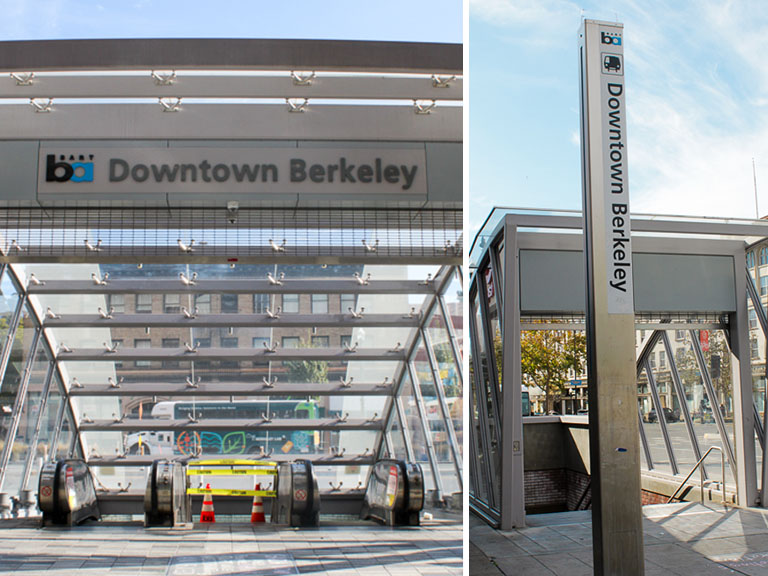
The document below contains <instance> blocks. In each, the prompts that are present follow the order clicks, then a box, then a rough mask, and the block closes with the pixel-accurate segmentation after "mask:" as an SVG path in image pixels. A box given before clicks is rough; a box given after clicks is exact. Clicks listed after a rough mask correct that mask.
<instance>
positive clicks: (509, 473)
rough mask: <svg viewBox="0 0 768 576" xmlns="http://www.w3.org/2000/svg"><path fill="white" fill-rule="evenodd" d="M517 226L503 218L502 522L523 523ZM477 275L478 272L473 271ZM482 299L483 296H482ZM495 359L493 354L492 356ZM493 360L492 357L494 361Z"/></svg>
mask: <svg viewBox="0 0 768 576" xmlns="http://www.w3.org/2000/svg"><path fill="white" fill-rule="evenodd" d="M518 250H519V247H518V242H517V227H516V226H515V225H514V223H513V222H512V221H511V220H508V219H505V222H504V289H505V290H506V293H505V294H504V296H503V301H504V324H502V325H501V336H502V368H503V370H502V377H503V383H502V394H503V405H502V411H503V412H502V420H501V426H502V440H501V443H500V450H501V449H503V450H502V458H501V526H502V529H505V530H509V529H511V528H522V527H524V526H525V480H524V473H525V470H524V468H525V466H524V460H523V456H524V450H523V448H524V442H523V398H522V390H523V374H522V366H521V362H522V361H521V352H520V350H521V334H520V305H519V302H520V265H519V254H518ZM475 276H476V277H477V275H475ZM481 299H482V296H481ZM494 360H495V358H494ZM493 364H495V361H494V362H493Z"/></svg>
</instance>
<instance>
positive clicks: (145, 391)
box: [69, 382, 394, 397]
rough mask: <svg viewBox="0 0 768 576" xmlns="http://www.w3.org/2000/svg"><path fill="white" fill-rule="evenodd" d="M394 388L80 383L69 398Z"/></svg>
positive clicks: (388, 387)
mask: <svg viewBox="0 0 768 576" xmlns="http://www.w3.org/2000/svg"><path fill="white" fill-rule="evenodd" d="M393 390H394V386H393V385H392V384H391V383H388V384H363V383H361V384H357V383H352V384H350V385H349V386H345V385H343V384H341V383H340V382H322V383H314V384H292V383H282V382H278V383H276V384H273V385H266V384H263V383H261V382H253V383H248V382H210V383H202V382H201V383H199V384H197V385H195V386H194V387H192V386H189V385H188V384H184V383H181V384H168V383H165V382H155V383H153V382H147V383H133V382H131V383H123V384H119V385H116V386H112V385H110V384H82V388H74V387H73V388H72V389H71V390H70V392H69V394H70V396H72V397H76V396H110V397H112V396H163V397H166V396H168V397H185V396H249V397H264V396H392V394H393Z"/></svg>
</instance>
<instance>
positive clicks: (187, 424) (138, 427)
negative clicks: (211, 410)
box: [80, 415, 383, 433]
mask: <svg viewBox="0 0 768 576" xmlns="http://www.w3.org/2000/svg"><path fill="white" fill-rule="evenodd" d="M85 416H87V415H85ZM382 428H383V426H382V420H381V419H379V418H369V419H365V418H348V419H347V420H346V421H343V420H337V419H335V418H313V419H299V418H287V419H286V418H280V419H278V418H275V419H274V420H269V421H264V420H262V421H254V420H246V419H231V420H229V419H226V420H225V419H215V418H211V419H199V420H197V421H191V420H174V419H167V420H166V419H160V418H156V419H152V420H128V419H123V420H122V421H117V418H116V419H115V420H94V421H92V422H89V421H86V420H85V419H84V418H83V419H81V422H80V432H82V433H84V432H151V431H164V430H169V431H188V432H201V431H207V430H212V431H222V432H240V431H244V432H248V431H251V432H258V431H267V432H284V431H290V432H292V431H294V430H320V431H332V432H335V431H343V430H371V431H377V430H381V429H382Z"/></svg>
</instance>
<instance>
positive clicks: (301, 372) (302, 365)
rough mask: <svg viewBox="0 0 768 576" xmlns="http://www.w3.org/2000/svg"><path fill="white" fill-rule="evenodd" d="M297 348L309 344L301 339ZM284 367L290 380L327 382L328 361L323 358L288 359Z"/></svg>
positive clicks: (305, 346)
mask: <svg viewBox="0 0 768 576" xmlns="http://www.w3.org/2000/svg"><path fill="white" fill-rule="evenodd" d="M299 348H311V346H310V345H308V344H307V342H306V341H305V340H301V341H300V342H299ZM285 368H286V371H287V373H288V378H289V380H290V381H291V382H307V383H313V384H314V383H319V382H328V362H326V361H324V360H290V361H286V362H285Z"/></svg>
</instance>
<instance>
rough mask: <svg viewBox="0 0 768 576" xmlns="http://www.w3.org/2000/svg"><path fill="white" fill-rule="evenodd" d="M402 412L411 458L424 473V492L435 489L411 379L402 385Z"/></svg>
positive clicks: (406, 378) (407, 379)
mask: <svg viewBox="0 0 768 576" xmlns="http://www.w3.org/2000/svg"><path fill="white" fill-rule="evenodd" d="M402 399H403V412H404V416H405V421H406V423H407V426H408V433H409V434H410V436H411V447H412V448H413V457H414V459H415V460H416V462H418V463H419V464H421V469H422V471H423V472H424V487H425V489H426V490H434V489H435V479H434V477H433V476H432V469H431V468H430V467H429V454H428V452H427V443H426V441H425V439H424V429H423V428H422V427H421V419H420V418H419V410H418V408H417V407H416V398H415V396H414V395H413V386H412V383H411V379H410V378H408V377H407V376H406V377H405V382H404V383H403V393H402Z"/></svg>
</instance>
